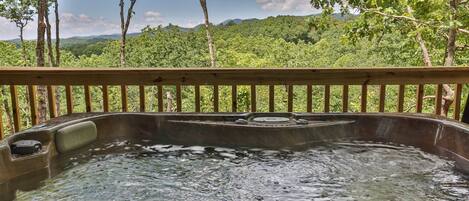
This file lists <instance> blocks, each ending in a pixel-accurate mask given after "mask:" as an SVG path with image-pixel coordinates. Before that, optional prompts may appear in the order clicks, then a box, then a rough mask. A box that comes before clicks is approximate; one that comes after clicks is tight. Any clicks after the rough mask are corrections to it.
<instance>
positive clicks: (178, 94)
mask: <svg viewBox="0 0 469 201" xmlns="http://www.w3.org/2000/svg"><path fill="white" fill-rule="evenodd" d="M176 111H177V112H182V94H181V85H180V84H178V85H176Z"/></svg>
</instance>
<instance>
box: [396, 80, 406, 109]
mask: <svg viewBox="0 0 469 201" xmlns="http://www.w3.org/2000/svg"><path fill="white" fill-rule="evenodd" d="M404 93H405V85H399V95H398V96H399V98H398V101H397V112H403V111H404Z"/></svg>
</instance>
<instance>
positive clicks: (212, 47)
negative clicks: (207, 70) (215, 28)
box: [200, 0, 216, 67]
mask: <svg viewBox="0 0 469 201" xmlns="http://www.w3.org/2000/svg"><path fill="white" fill-rule="evenodd" d="M200 6H201V7H202V10H203V12H204V21H205V31H206V32H207V43H208V50H209V52H210V63H211V65H212V67H216V52H215V45H214V44H213V38H212V34H211V32H210V21H209V18H208V9H207V1H206V0H200Z"/></svg>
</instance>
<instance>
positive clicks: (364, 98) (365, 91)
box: [361, 84, 368, 112]
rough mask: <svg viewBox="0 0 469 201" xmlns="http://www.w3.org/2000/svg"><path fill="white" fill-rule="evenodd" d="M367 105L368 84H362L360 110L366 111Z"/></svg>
mask: <svg viewBox="0 0 469 201" xmlns="http://www.w3.org/2000/svg"><path fill="white" fill-rule="evenodd" d="M367 105H368V85H366V84H364V85H362V97H361V112H366V106H367Z"/></svg>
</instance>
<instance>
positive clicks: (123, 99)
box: [121, 85, 129, 112]
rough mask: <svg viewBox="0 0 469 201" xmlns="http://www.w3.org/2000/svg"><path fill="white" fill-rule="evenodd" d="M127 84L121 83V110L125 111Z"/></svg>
mask: <svg viewBox="0 0 469 201" xmlns="http://www.w3.org/2000/svg"><path fill="white" fill-rule="evenodd" d="M127 100H128V98H127V86H126V85H121V103H122V112H127V111H128V110H129V108H128V106H127V105H128V104H127Z"/></svg>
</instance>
